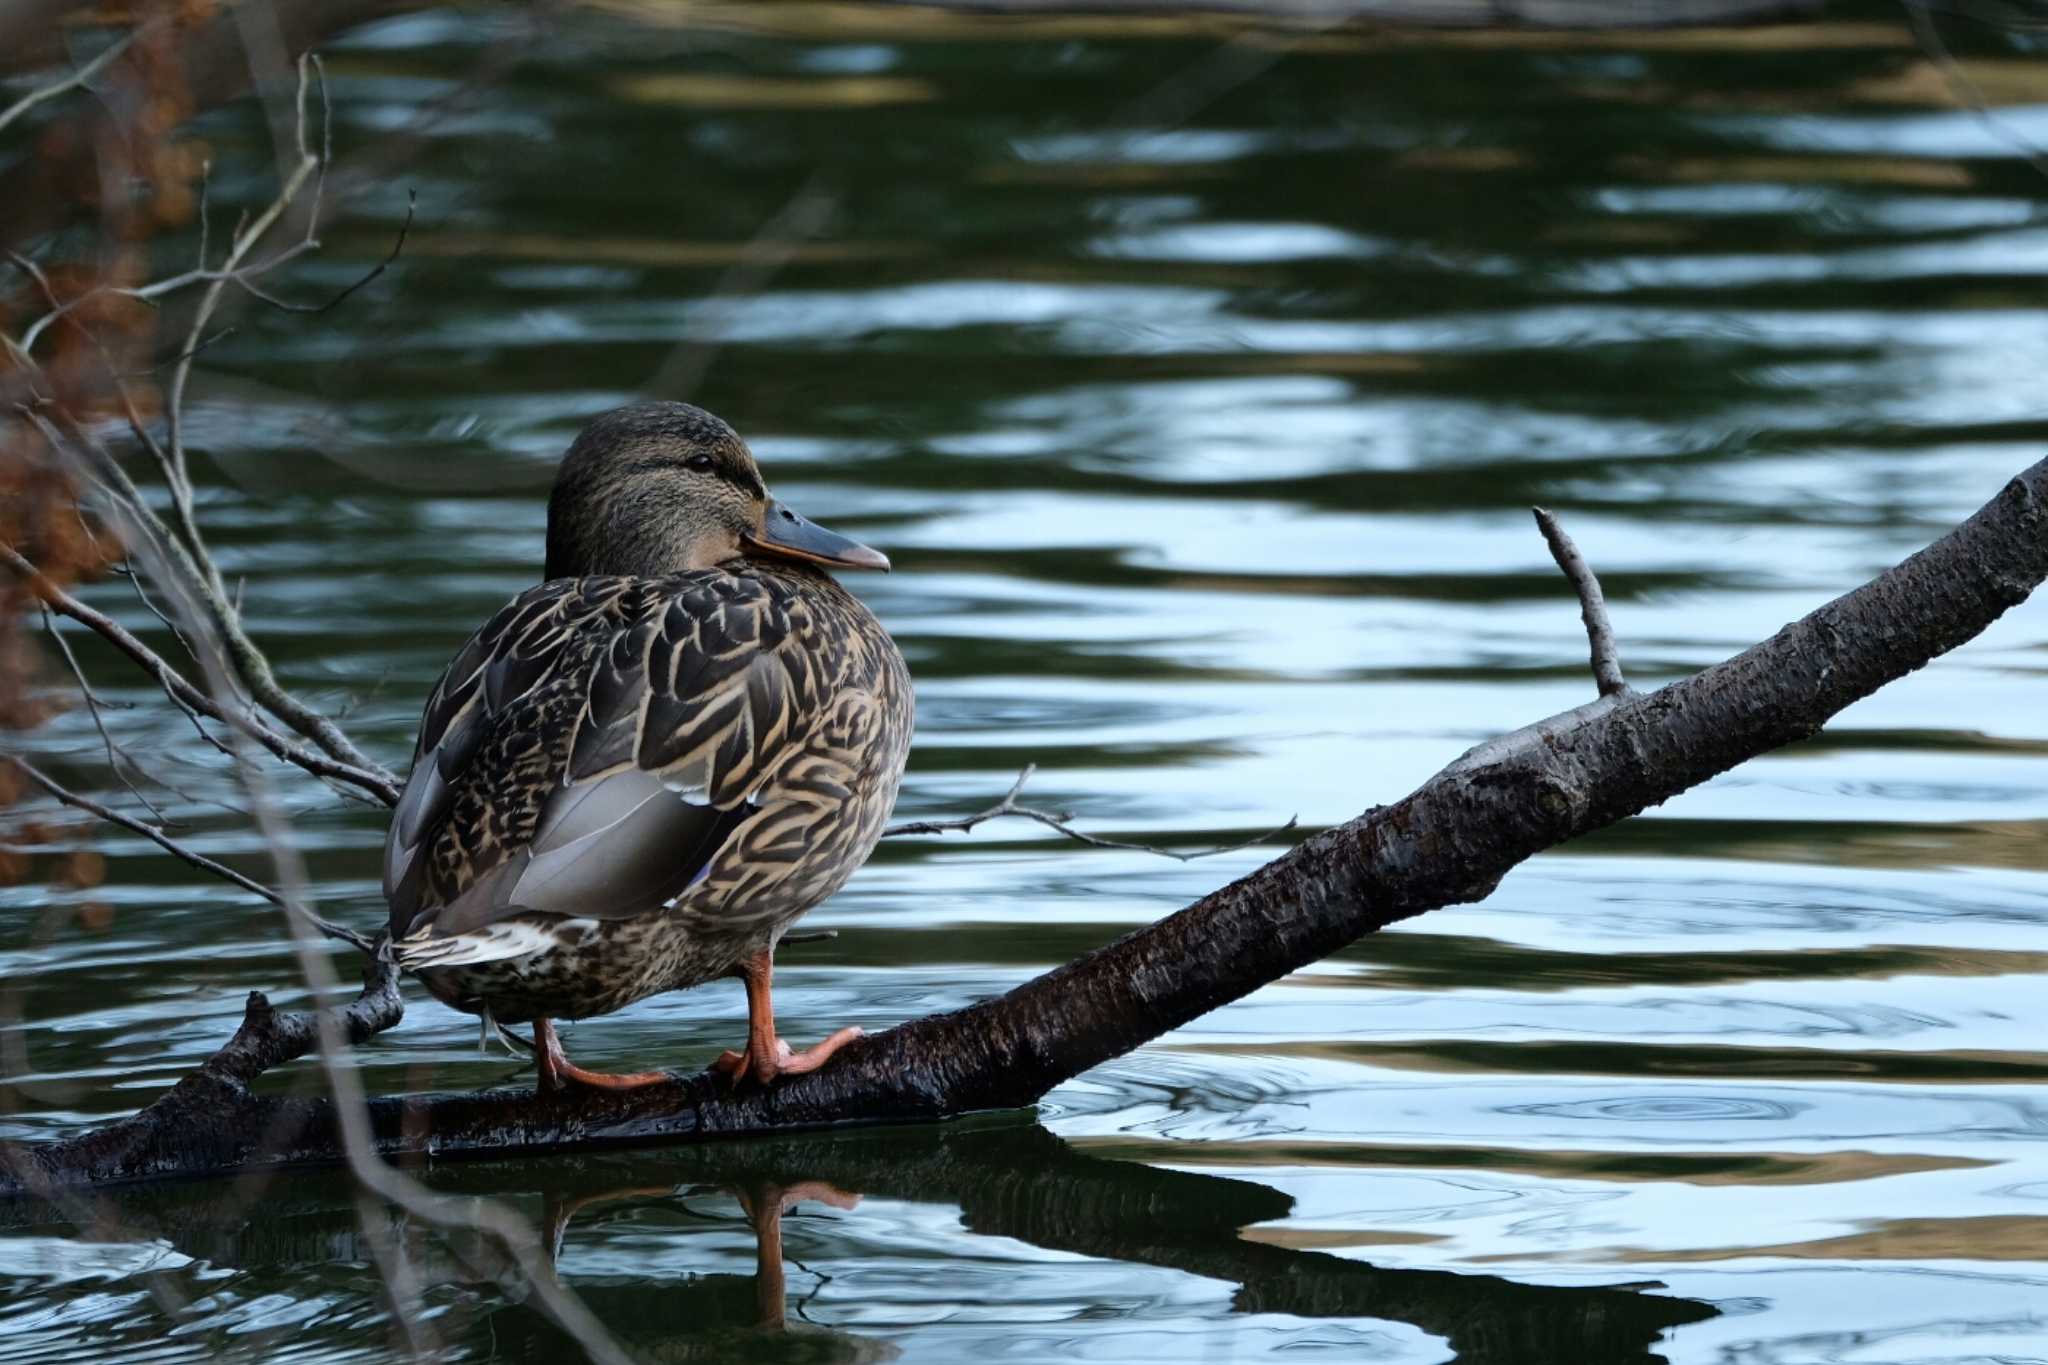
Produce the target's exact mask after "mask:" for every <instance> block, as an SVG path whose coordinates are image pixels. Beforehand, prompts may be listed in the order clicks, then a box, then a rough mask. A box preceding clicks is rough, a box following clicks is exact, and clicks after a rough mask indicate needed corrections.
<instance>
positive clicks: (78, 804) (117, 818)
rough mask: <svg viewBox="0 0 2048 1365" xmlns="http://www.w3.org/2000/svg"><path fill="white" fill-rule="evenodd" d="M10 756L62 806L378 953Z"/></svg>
mask: <svg viewBox="0 0 2048 1365" xmlns="http://www.w3.org/2000/svg"><path fill="white" fill-rule="evenodd" d="M7 757H8V761H9V762H11V763H12V764H14V766H15V767H17V768H19V769H20V770H21V773H22V776H24V777H26V778H27V779H28V780H29V781H31V782H33V783H35V784H36V785H37V786H38V787H41V788H42V789H43V790H44V791H45V792H48V793H49V794H50V795H51V796H53V797H55V798H56V799H57V800H59V801H61V802H62V803H63V804H65V805H67V806H70V807H72V808H73V809H75V810H82V811H84V812H85V813H86V814H88V815H96V816H98V817H99V818H100V819H102V820H105V821H107V822H108V823H109V824H115V825H119V826H120V827H121V828H123V829H126V830H132V831H134V832H135V833H137V834H140V835H141V836H142V837H143V838H145V839H147V840H149V841H150V842H151V843H153V844H155V845H156V846H157V847H158V848H161V849H162V850H163V851H164V852H166V853H168V854H170V855H171V856H172V857H174V858H178V859H180V860H182V861H183V862H186V863H188V864H190V865H191V866H193V867H196V868H198V869H199V870H200V871H202V872H211V873H212V874H213V875H214V876H216V877H220V878H223V879H224V880H227V881H230V882H233V883H234V884H235V885H236V886H239V887H241V888H242V889H243V890H244V891H247V892H248V893H249V894H251V895H253V896H261V897H262V898H263V899H264V900H267V901H269V902H270V903H271V904H272V905H278V906H284V907H285V908H287V909H291V910H295V911H296V912H297V913H298V914H300V915H303V916H304V917H305V919H306V922H307V923H308V924H310V925H312V926H313V928H315V929H317V930H319V931H320V932H321V933H323V934H325V935H327V937H329V938H333V939H339V940H341V941H342V942H343V943H346V944H349V945H351V946H352V947H355V948H357V949H359V950H361V951H362V952H364V953H372V952H374V951H375V948H376V945H375V944H374V943H372V942H371V941H370V939H369V938H368V937H366V936H365V935H363V934H359V933H357V932H356V931H355V930H353V929H350V928H348V927H347V926H345V925H340V924H336V923H334V922H333V921H331V920H328V919H323V918H322V917H321V916H319V915H316V914H314V913H313V912H312V911H310V910H308V909H306V908H305V907H304V906H302V905H297V904H294V903H292V902H289V901H287V900H286V899H285V898H284V897H283V896H280V895H278V894H277V892H275V891H272V890H271V889H270V888H269V887H267V886H265V885H264V884H263V883H261V882H259V881H255V880H253V879H251V878H249V877H245V876H243V875H242V874H241V873H239V872H237V871H235V869H233V868H232V867H229V866H228V865H227V864H226V863H217V862H215V861H214V860H213V859H211V858H209V857H207V856H206V855H205V854H204V853H200V852H198V851H196V850H194V849H191V848H187V847H186V846H185V845H184V844H181V843H179V842H178V841H177V840H176V839H173V838H172V837H171V836H170V835H168V834H166V833H164V832H163V830H162V829H160V828H158V827H157V826H155V825H152V824H150V823H149V822H148V821H146V820H138V819H136V818H135V817H134V816H132V815H123V814H122V813H121V812H120V811H117V810H115V809H113V808H112V807H111V806H103V805H101V804H100V803H99V802H97V801H95V800H93V799H92V798H91V797H89V796H80V795H79V794H78V793H77V792H75V791H72V790H71V789H69V788H68V787H65V786H63V785H61V784H59V783H58V782H57V780H56V779H55V778H53V777H51V776H50V775H49V774H47V773H45V772H44V771H43V770H42V769H40V768H38V767H36V766H35V765H34V764H32V763H30V762H29V761H28V760H27V759H24V758H20V757H18V756H16V755H13V754H9V755H8V756H7Z"/></svg>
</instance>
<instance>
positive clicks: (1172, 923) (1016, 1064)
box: [12, 460, 2048, 1188]
mask: <svg viewBox="0 0 2048 1365" xmlns="http://www.w3.org/2000/svg"><path fill="white" fill-rule="evenodd" d="M2044 577H2048V460H2044V461H2042V462H2041V463H2039V464H2036V465H2034V466H2033V467H2032V468H2030V469H2028V470H2027V471H2025V472H2024V473H2023V474H2021V475H2020V476H2019V477H2018V478H2016V479H2014V480H2013V481H2012V482H2010V483H2009V484H2007V485H2006V487H2005V488H2004V490H2003V491H2001V492H2000V493H1999V494H1998V496H1997V497H1995V498H1993V499H1992V500H1991V502H1989V503H1987V504H1986V505H1985V506H1984V507H1983V508H1982V509H1981V510H1979V511H1978V512H1977V513H1976V514H1975V515H1974V516H1972V517H1971V518H1970V519H1969V520H1968V521H1966V522H1964V523H1963V524H1962V525H1961V526H1959V527H1957V528H1956V529H1955V530H1954V531H1952V532H1950V533H1949V534H1948V535H1947V536H1944V537H1943V538H1942V539H1941V540H1939V541H1937V542H1935V543H1934V544H1933V545H1930V546H1928V547H1927V548H1926V549H1924V550H1922V551H1920V552H1919V553H1918V554H1915V555H1913V556H1912V557H1911V558H1909V559H1907V560H1905V561H1904V562H1903V563H1901V564H1899V565H1897V566H1895V567H1894V568H1892V569H1889V570H1887V571H1886V572H1885V573H1884V574H1882V575H1880V576H1879V577H1878V578H1876V579H1874V580H1872V581H1871V582H1869V583H1866V584H1865V585H1863V586H1862V587H1860V588H1857V589H1856V590H1854V591H1853V592H1850V593H1847V594H1845V595H1844V596H1842V597H1839V598H1837V599H1836V600H1834V601H1833V602H1830V603H1827V604H1826V605H1824V606H1822V607H1819V608H1817V609H1816V610H1815V611H1813V612H1811V613H1810V614H1808V615H1807V616H1805V617H1804V618H1802V619H1800V620H1798V621H1795V622H1793V623H1791V624H1790V625H1788V626H1786V627H1784V628H1783V629H1782V630H1780V631H1778V633H1777V634H1775V635H1773V636H1772V637H1771V638H1770V639H1768V640H1766V641H1764V642H1763V643H1761V644H1758V645H1756V646H1754V647H1753V648H1751V649H1749V650H1746V651H1745V652H1743V653H1742V654H1739V655H1737V656H1736V657H1734V658H1732V659H1729V660H1726V661H1725V662H1723V663H1720V664H1716V665H1714V666H1713V667H1711V668H1708V669H1706V670H1704V671H1702V672H1700V673H1697V674H1695V675H1693V676H1692V677H1689V678H1685V679H1683V680H1681V681H1679V682H1675V683H1672V684H1670V685H1669V686H1667V687H1663V688H1660V689H1658V690H1657V691H1655V692H1651V693H1645V694H1638V693H1615V694H1611V695H1609V696H1606V697H1603V698H1601V699H1599V700H1598V701H1596V702H1594V703H1591V704H1589V706H1587V707H1582V708H1579V709H1578V711H1577V712H1573V713H1567V715H1568V716H1573V717H1575V718H1576V719H1575V722H1574V723H1573V724H1571V725H1570V726H1568V727H1565V728H1562V729H1558V728H1545V726H1542V725H1539V726H1535V727H1529V728H1528V729H1527V730H1525V731H1524V732H1522V733H1523V735H1524V738H1522V739H1521V740H1519V741H1518V742H1515V743H1512V744H1500V743H1496V744H1495V745H1493V746H1486V745H1482V746H1479V749H1477V750H1475V751H1474V755H1477V754H1480V753H1484V754H1485V757H1484V760H1483V761H1478V762H1475V761H1474V757H1473V756H1472V755H1468V756H1467V757H1465V758H1461V759H1460V760H1458V761H1456V762H1454V763H1452V764H1451V765H1450V766H1449V767H1447V768H1445V769H1444V770H1443V771H1442V772H1439V773H1438V774H1437V775H1436V776H1434V777H1432V778H1430V779H1429V780H1428V781H1427V782H1425V783H1423V784H1422V786H1421V787H1419V788H1417V789H1416V790H1415V791H1414V792H1412V793H1411V794H1409V795H1408V796H1407V797H1405V798H1403V799H1402V800H1400V801H1397V802H1395V803H1394V804H1392V805H1390V806H1382V807H1376V808H1374V809H1372V810H1369V811H1367V812H1365V813H1364V814H1363V815H1360V816H1358V817H1357V818H1356V819H1354V820H1351V821H1349V822H1348V823H1346V824H1343V825H1340V826H1338V827H1336V828H1334V829H1330V830H1326V831H1324V832H1323V833H1321V834H1318V835H1316V836H1314V837H1313V838H1311V839H1308V840H1307V841H1305V842H1303V843H1302V844H1300V845H1299V846H1297V847H1295V848H1294V849H1292V850H1290V851H1289V852H1287V853H1285V854H1283V855H1282V856H1280V857H1279V858H1276V859H1274V860H1273V861H1272V862H1270V863H1267V864H1266V865H1265V866H1264V867H1261V868H1259V869H1258V870H1257V871H1255V872H1252V873H1250V874H1249V875H1247V876H1245V877H1242V878H1240V879H1239V880H1237V881H1236V882H1233V883H1231V884H1230V885H1229V886H1226V887H1223V888H1222V889H1220V890H1218V891H1215V892H1212V893H1211V894H1210V895H1208V896H1205V897H1203V898H1202V899H1201V900H1200V901H1197V902H1196V903H1195V904H1194V905H1191V906H1189V907H1188V908H1187V909H1185V910H1182V911H1180V912H1178V913H1177V914H1174V915H1172V916H1169V917H1168V918H1166V919H1164V920H1162V921H1160V922H1159V923H1157V924H1153V925H1149V926H1147V927H1145V928H1142V929H1139V930H1136V931H1135V932H1133V933H1130V934H1127V935H1125V936H1124V937H1122V938H1120V939H1118V940H1117V941H1116V942H1114V943H1111V944H1108V945H1107V946H1105V947H1102V948H1099V949H1096V950H1095V951H1094V952H1091V953H1088V954H1086V955H1085V956H1083V957H1081V958H1078V959H1076V960H1075V961H1073V962H1071V963H1068V964H1067V965H1065V966H1063V967H1059V968H1056V969H1054V970H1053V971H1050V972H1047V973H1045V974H1044V975H1042V976H1039V977H1037V978H1035V979H1033V980H1031V981H1027V982H1025V983H1024V984H1022V985H1020V986H1018V987H1016V988H1015V989H1013V990H1011V991H1009V992H1007V993H1006V994H1003V995H1001V996H997V997H995V998H993V999H990V1000H985V1001H982V1002H980V1003H978V1004H975V1005H971V1006H968V1007H967V1008H965V1009H961V1010H956V1011H953V1012H951V1013H947V1014H939V1015H931V1016H927V1017H925V1018H922V1019H917V1020H913V1021H911V1022H909V1023H906V1024H902V1025H900V1026H898V1027H896V1028H893V1029H890V1030H888V1031H887V1032H884V1033H880V1034H876V1035H874V1036H871V1037H868V1038H865V1039H862V1040H859V1041H857V1042H854V1043H851V1044H849V1045H848V1046H846V1047H845V1048H844V1049H842V1050H841V1051H840V1052H839V1054H838V1055H837V1056H835V1057H834V1058H833V1061H832V1064H831V1065H830V1066H827V1067H823V1068H821V1069H820V1070H818V1071H814V1072H809V1073H806V1074H803V1075H798V1076H789V1077H784V1078H783V1079H782V1080H781V1081H780V1082H778V1083H777V1084H776V1085H775V1086H774V1087H772V1088H769V1089H766V1090H763V1089H758V1088H750V1089H738V1090H735V1089H734V1088H732V1087H731V1086H729V1085H728V1084H727V1083H726V1082H725V1081H724V1080H723V1079H722V1078H720V1077H716V1076H713V1075H710V1074H708V1073H707V1074H703V1075H696V1076H678V1077H676V1078H675V1079H673V1080H671V1081H668V1082H666V1083H663V1084H659V1085H654V1086H649V1087H647V1088H645V1089H642V1090H636V1091H628V1092H600V1093H588V1094H585V1093H578V1094H570V1095H565V1096H556V1095H542V1094H538V1093H536V1092H535V1091H533V1090H527V1089H517V1090H497V1091H486V1092H481V1093H474V1094H459V1095H421V1096H411V1097H400V1098H390V1099H379V1100H373V1101H371V1102H370V1105H369V1120H370V1129H371V1132H372V1134H373V1136H374V1140H375V1142H376V1144H377V1146H378V1148H379V1150H380V1151H382V1152H385V1153H387V1154H412V1155H426V1154H432V1155H434V1156H436V1157H455V1156H481V1155H504V1154H507V1153H512V1152H525V1153H533V1152H541V1151H556V1150H563V1149H569V1148H592V1147H607V1146H619V1145H624V1144H629V1143H636V1142H655V1141H675V1140H679V1139H690V1138H703V1137H709V1136H713V1135H727V1134H733V1133H744V1132H764V1131H769V1130H773V1129H782V1128H791V1127H808V1126H817V1125H821V1124H828V1123H844V1122H849V1121H857V1120H866V1121H883V1120H892V1121H902V1120H905V1119H931V1118H940V1117H944V1116H948V1115H954V1114H960V1113H964V1112H967V1111H970V1110H976V1109H990V1108H1004V1107H1011V1106H1017V1105H1027V1104H1031V1103H1033V1102H1035V1101H1036V1100H1037V1099H1039V1098H1040V1097H1041V1096H1043V1095H1044V1094H1045V1093H1046V1092H1047V1091H1048V1090H1050V1089H1051V1088H1052V1087H1053V1086H1055V1085H1058V1084H1060V1083H1061V1082H1062V1081H1065V1080H1067V1079H1069V1078H1071V1077H1073V1076H1076V1075H1078V1074H1080V1073H1081V1072H1083V1071H1086V1070H1087V1069H1089V1068H1090V1067H1093V1066H1097V1065H1099V1064H1101V1063H1102V1062H1105V1061H1107V1060H1109V1059H1111V1058H1113V1057H1116V1056H1119V1055H1121V1054H1122V1053H1125V1052H1128V1051H1130V1050H1131V1049H1133V1048H1135V1047H1138V1046H1140V1045H1141V1044H1143V1043H1145V1042H1148V1041H1150V1040H1151V1039H1154V1038H1157V1037H1158V1036H1160V1035H1161V1034H1163V1033H1166V1032H1167V1031H1169V1030H1171V1029H1174V1028H1178V1027H1179V1026H1180V1025H1182V1024H1184V1023H1187V1022H1188V1021H1189V1020H1191V1019H1194V1018H1197V1017H1199V1016H1200V1015H1202V1014H1204V1013H1207V1012H1208V1011H1210V1010H1213V1009H1216V1008H1217V1007H1219V1006H1221V1005H1224V1004H1227V1003H1229V1002H1230V1001H1232V1000H1235V999H1238V998H1239V997H1241V996H1243V995H1246V994H1248V993H1250V992H1251V991H1253V990H1256V989H1257V988H1258V987H1259V986H1261V985H1264V984H1265V983H1267V982H1269V981H1273V980H1276V979H1278V978H1279V977H1281V976H1284V975H1285V974H1287V973H1288V972H1291V971H1296V970H1298V969H1300V968H1301V967H1304V966H1306V965H1308V964H1309V963H1312V962H1315V961H1317V960H1319V959H1321V958H1324V957H1327V956H1328V955H1329V954H1330V953H1332V952H1335V951H1336V950H1337V949H1339V948H1341V947H1343V946H1344V945H1345V944H1347V943H1350V942H1351V941H1352V940H1354V939H1356V938H1358V937H1360V936H1361V935H1363V934H1367V933H1370V932H1372V931H1373V930H1375V929H1379V928H1382V927H1384V926H1386V925H1388V924H1391V923H1394V922H1395V921H1397V920H1402V919H1406V918H1408V917H1410V916H1413V915H1418V914H1421V913H1423V912H1424V911H1427V910H1430V909H1434V908H1436V907H1438V906H1444V905H1453V904H1460V903H1464V902H1469V901H1474V900H1478V899H1481V898H1482V897H1484V896H1486V895H1488V894H1489V893H1490V892H1491V891H1492V890H1493V888H1494V887H1495V886H1496V885H1497V884H1498V883H1499V881H1500V879H1501V877H1502V876H1504V875H1505V874H1506V873H1507V872H1508V871H1509V869H1511V868H1513V867H1514V866H1515V865H1516V864H1518V863H1520V862H1522V861H1523V860H1524V859H1526V858H1528V857H1530V856H1531V855H1533V854H1535V853H1537V852H1539V851H1541V850H1543V849H1545V848H1549V847H1552V846H1554V845H1556V844H1559V843H1562V842H1564V841H1566V840H1568V839H1573V838H1577V837H1579V836H1581V835H1584V834H1587V833H1590V832H1592V831H1593V830H1597V829H1601V828H1604V827H1605V826H1607V825H1610V824H1613V823H1614V822H1615V821H1617V820H1621V819H1624V818H1626V817H1627V816H1629V815H1633V814H1635V813H1636V812H1637V811H1640V810H1643V809H1645V808H1646V807H1649V806H1652V805H1655V804H1658V803H1659V802H1662V801H1666V800H1669V799H1670V798H1671V797H1673V796H1675V795H1677V794H1678V793H1680V792H1682V791H1685V790H1686V789H1688V788H1690V787H1693V786H1696V785H1698V784H1699V783H1701V782H1703V781H1705V780H1707V779H1708V778H1710V777H1712V776H1714V775H1715V774H1717V773H1721V772H1725V771H1727V770H1728V769H1730V768H1732V767H1734V766H1736V765H1737V764H1739V763H1741V762H1743V761H1744V760H1746V759H1749V758H1752V757H1754V756H1756V755H1758V754H1761V753H1765V752H1768V751H1769V750H1772V749H1775V748H1778V747H1780V746H1782V745H1785V744H1790V743H1793V742H1795V741H1797V740H1801V739H1805V738H1807V737H1809V736H1811V735H1813V734H1814V733H1816V732H1817V731H1818V730H1819V729H1820V728H1821V726H1822V725H1823V724H1825V723H1826V721H1827V720H1828V719H1829V718H1830V717H1831V716H1833V715H1834V714H1835V713H1837V712H1838V711H1840V710H1841V709H1842V708H1844V707H1846V706H1848V705H1849V704H1851V703H1852V702H1855V701H1857V700H1860V699H1861V698H1863V697H1866V696H1868V695H1870V694H1871V693H1872V692H1875V691H1876V690H1877V689H1878V688H1880V687H1882V686H1884V685H1885V684H1886V683H1888V682H1891V681H1893V680H1894V679H1897V678H1899V677H1902V676H1904V675H1905V674H1907V673H1909V672H1911V671H1913V670H1914V669H1916V668H1919V667H1921V666H1922V665H1924V664H1925V663H1927V662H1928V661H1929V660H1930V659H1933V658H1935V657H1937V656H1939V655H1941V654H1944V653H1946V652H1948V651H1949V650H1951V649H1954V648H1955V647H1956V646H1958V645H1960V644H1962V643H1963V642H1964V641H1966V640H1969V639H1970V638H1972V637H1973V636H1975V635H1977V634H1978V633H1979V632H1981V631H1982V630H1983V629H1984V628H1985V627H1986V626H1988V625H1990V624H1991V622H1993V621H1995V620H1997V619H1998V617H1999V616H2001V615H2003V614H2004V613H2005V612H2006V611H2007V610H2008V609H2009V608H2011V607H2013V606H2014V605H2016V604H2018V603H2019V602H2021V601H2024V600H2025V599H2026V598H2027V596H2028V595H2029V594H2030V593H2031V592H2032V591H2033V590H2034V588H2035V587H2036V586H2038V585H2039V584H2040V582H2041V581H2042V579H2043V578H2044ZM1553 719H1554V720H1555V719H1557V718H1553ZM1546 724H1547V723H1546ZM188 1079H189V1078H188ZM181 1084H182V1083H181ZM173 1093H176V1092H173ZM160 1103H161V1102H160ZM336 1124H337V1117H336V1110H335V1108H334V1106H333V1105H332V1104H330V1103H328V1102H326V1101H324V1100H293V1099H272V1098H266V1097H258V1096H253V1095H249V1094H247V1093H246V1091H245V1092H243V1093H242V1094H241V1095H239V1096H235V1097H233V1103H232V1104H225V1105H222V1106H219V1107H216V1108H214V1109H211V1110H208V1111H206V1112H202V1113H197V1114H191V1115H189V1121H181V1122H177V1123H160V1124H154V1125H151V1124H142V1123H140V1122H139V1120H128V1121H126V1123H125V1125H115V1126H116V1128H120V1129H122V1131H123V1132H124V1134H126V1136H125V1137H124V1139H123V1142H122V1144H120V1145H116V1146H110V1145H109V1143H108V1142H107V1140H106V1139H105V1138H104V1136H103V1132H104V1131H105V1130H102V1132H100V1133H88V1134H86V1135H84V1136H82V1137H79V1138H73V1139H68V1140H65V1141H59V1142H51V1143H45V1144H22V1145H21V1146H20V1147H19V1148H17V1151H16V1156H15V1161H14V1171H15V1173H14V1175H13V1176H12V1180H13V1182H14V1185H15V1187H16V1188H22V1187H25V1186H28V1185H32V1184H51V1183H60V1184H61V1183H71V1184H90V1183H95V1182H100V1181H109V1180H124V1179H134V1178H138V1177H140V1176H150V1175H165V1174H172V1173H176V1174H200V1173H207V1172H218V1171H224V1170H234V1169H240V1168H244V1167H251V1166H270V1165H280V1164H298V1163H306V1162H333V1161H336V1160H338V1159H340V1156H341V1153H342V1148H341V1146H340V1144H339V1142H338V1139H337V1128H336Z"/></svg>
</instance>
